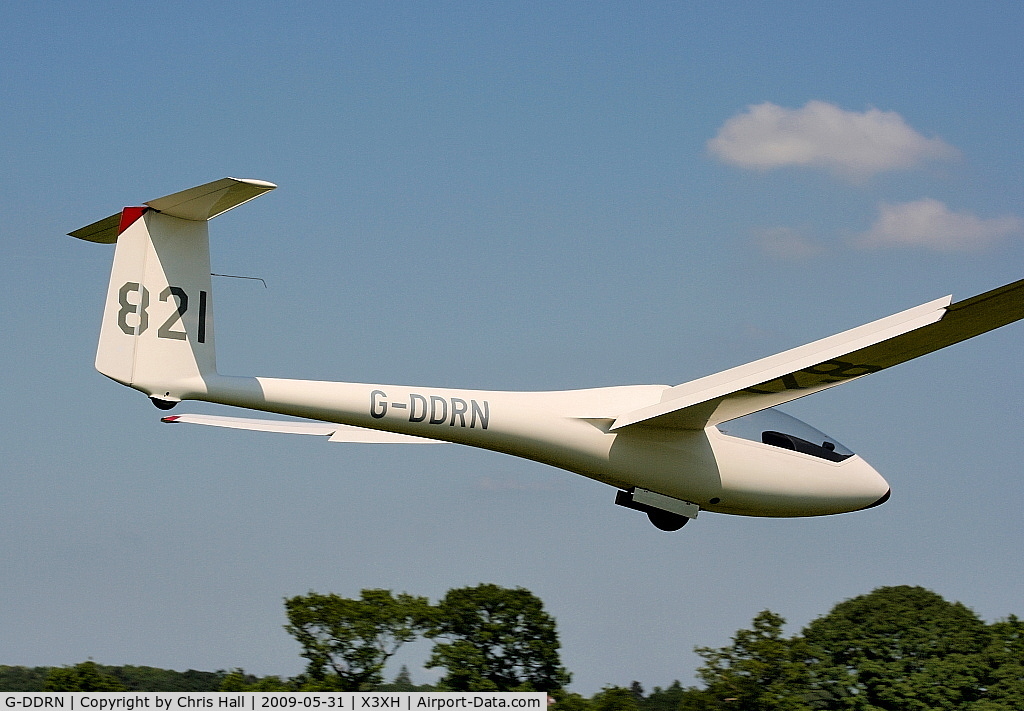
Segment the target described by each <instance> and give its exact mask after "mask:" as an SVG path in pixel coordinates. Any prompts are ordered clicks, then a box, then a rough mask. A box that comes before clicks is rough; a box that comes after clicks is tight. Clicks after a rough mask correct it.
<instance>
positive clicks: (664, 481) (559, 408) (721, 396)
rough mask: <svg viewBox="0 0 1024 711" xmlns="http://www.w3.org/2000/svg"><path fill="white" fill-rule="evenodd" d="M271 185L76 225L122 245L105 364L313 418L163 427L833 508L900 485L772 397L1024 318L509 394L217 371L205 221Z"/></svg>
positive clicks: (926, 314) (651, 493)
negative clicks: (505, 464) (457, 458)
mask: <svg viewBox="0 0 1024 711" xmlns="http://www.w3.org/2000/svg"><path fill="white" fill-rule="evenodd" d="M275 187H276V186H275V185H274V184H273V183H268V182H265V181H262V180H242V179H237V178H224V179H222V180H217V181H214V182H212V183H207V184H205V185H200V186H198V187H195V188H191V189H189V190H184V191H182V192H178V193H174V194H173V195H168V196H166V197H162V198H158V199H156V200H151V201H149V202H147V203H145V204H144V205H142V206H139V207H126V208H124V210H122V211H121V212H120V213H118V214H115V215H111V216H110V217H108V218H106V219H103V220H100V221H99V222H96V223H93V224H91V225H89V226H87V227H83V228H82V229H79V230H76V231H74V232H71V233H70V235H71V236H72V237H78V238H80V239H84V240H89V241H92V242H99V243H103V244H116V246H115V249H114V262H113V267H112V269H111V274H110V284H109V287H108V289H107V296H106V302H105V307H104V312H103V322H102V325H101V328H100V339H99V346H98V348H97V353H96V369H97V370H99V372H100V373H102V374H103V375H106V376H107V377H109V378H111V379H113V380H116V381H117V382H119V383H122V384H124V385H127V386H129V387H132V388H134V389H136V390H140V391H141V392H143V393H145V394H146V395H148V396H149V398H150V399H151V400H152V401H153V403H154V404H155V405H156V406H157V407H159V408H161V409H165V410H166V409H170V408H172V407H174V406H175V405H177V404H178V403H179V402H181V401H182V400H202V401H206V402H213V403H220V404H224V405H229V406H235V407H241V408H247V409H250V410H260V411H265V412H271V413H278V414H282V415H288V416H295V417H300V418H306V420H311V421H305V422H303V421H285V420H269V419H246V418H238V417H223V416H212V415H189V414H183V415H173V416H170V417H165V418H163V421H164V422H176V423H193V424H201V425H210V426H216V427H230V428H237V429H248V430H257V431H263V432H281V433H290V434H306V435H318V436H324V437H328V438H329V441H331V442H374V443H421V444H429V443H437V442H452V443H457V444H463V445H469V446H473V447H480V448H483V449H489V450H494V451H498V452H505V453H507V454H512V455H515V456H518V457H523V458H526V459H531V460H534V461H537V462H543V463H545V464H550V465H552V466H555V467H559V468H561V469H565V470H568V471H570V472H575V473H577V474H581V475H583V476H585V477H589V478H591V479H595V480H597V481H601V482H604V483H606V484H610V485H611V486H614V487H616V488H617V489H618V491H617V493H616V496H615V503H616V504H619V505H621V506H625V507H627V508H630V509H635V510H638V511H642V512H644V513H646V514H647V515H648V517H649V518H650V520H651V522H652V523H653V524H654V525H655V526H657V527H658V528H660V529H662V530H677V529H679V528H681V527H682V526H683V524H685V523H686V522H687V521H689V520H690V519H691V518H696V517H697V514H698V512H699V511H701V510H704V511H712V512H716V513H723V514H736V515H743V516H772V517H788V516H820V515H827V514H837V513H845V512H850V511H857V510H861V509H866V508H870V507H872V506H877V505H879V504H881V503H883V502H885V501H886V500H887V499H888V497H889V493H890V489H889V485H888V484H887V483H886V481H885V479H883V478H882V476H881V475H879V474H878V472H876V471H875V470H874V469H873V468H872V467H871V466H870V465H869V464H868V463H867V462H866V461H864V460H863V459H862V458H861V457H859V456H858V455H856V454H854V453H853V452H851V451H850V450H848V449H846V448H845V447H843V446H842V445H840V444H839V443H838V442H837V441H836V440H835V439H833V438H831V437H828V436H826V435H824V434H823V433H821V432H819V431H817V430H815V429H814V428H812V427H810V426H809V425H807V424H805V423H803V422H801V421H800V420H797V419H796V418H793V417H790V416H788V415H785V414H783V413H781V412H779V411H777V410H774V409H773V408H774V407H776V406H777V405H781V404H783V403H786V402H789V401H790V400H794V399H796V398H799V397H803V396H805V395H809V394H811V393H816V392H819V391H821V390H825V389H827V388H831V387H833V386H835V385H839V384H841V383H846V382H849V381H851V380H856V379H858V378H862V377H864V376H866V375H870V374H871V373H875V372H877V371H879V370H882V369H884V368H888V367H890V366H893V365H896V364H898V363H902V362H904V361H907V360H910V359H912V358H917V357H918V356H922V355H925V354H926V353H930V352H932V351H935V350H938V349H940V348H945V347H946V346H949V345H952V344H954V343H958V342H959V341H962V340H965V339H967V338H972V337H974V336H977V335H979V334H981V333H985V332H986V331H989V330H992V329H994V328H998V327H999V326H1003V325H1006V324H1008V323H1011V322H1013V321H1017V320H1018V319H1020V318H1022V317H1024V280H1022V281H1018V282H1015V283H1012V284H1007V285H1006V286H1002V287H999V288H997V289H994V290H992V291H989V292H986V293H984V294H981V295H979V296H975V297H974V298H971V299H967V300H965V301H960V302H957V303H952V298H951V297H945V298H942V299H937V300H935V301H931V302H928V303H926V304H922V305H921V306H917V307H915V308H912V309H908V310H907V311H903V312H901V313H898V314H895V315H893V316H889V317H886V318H883V319H880V320H878V321H874V322H872V323H869V324H866V325H863V326H860V327H858V328H854V329H852V330H849V331H845V332H843V333H839V334H836V335H834V336H830V337H828V338H825V339H822V340H819V341H815V342H814V343H809V344H807V345H804V346H800V347H799V348H794V349H792V350H788V351H785V352H783V353H778V354H776V355H773V356H770V357H768V358H763V359H761V360H757V361H754V362H752V363H747V364H746V365H741V366H739V367H736V368H731V369H729V370H725V371H722V372H720V373H716V374H714V375H709V376H707V377H704V378H699V379H697V380H693V381H691V382H688V383H683V384H681V385H676V386H674V387H670V386H666V385H636V386H622V387H606V388H594V389H588V390H566V391H551V392H504V391H484V390H453V389H448V388H428V387H410V386H403V385H375V384H361V383H345V382H323V381H311V380H286V379H280V378H264V377H237V376H227V375H221V374H220V373H218V372H217V365H216V358H215V352H214V320H213V298H212V297H213V289H212V285H211V281H212V280H211V274H210V252H209V237H208V229H207V225H208V222H209V220H211V219H213V218H214V217H216V216H218V215H220V214H222V213H224V212H226V211H228V210H230V209H232V208H234V207H237V206H238V205H241V204H243V203H245V202H248V201H249V200H252V199H254V198H256V197H259V196H260V195H262V194H264V193H266V192H268V191H270V190H273V189H274V188H275Z"/></svg>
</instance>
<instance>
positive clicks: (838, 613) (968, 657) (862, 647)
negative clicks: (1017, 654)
mask: <svg viewBox="0 0 1024 711" xmlns="http://www.w3.org/2000/svg"><path fill="white" fill-rule="evenodd" d="M804 638H805V640H806V642H807V644H808V654H809V660H810V662H811V669H812V686H813V688H814V690H815V692H817V698H816V702H815V708H822V709H853V710H860V709H863V710H865V711H868V710H870V711H888V710H891V711H940V710H942V709H965V708H967V707H968V705H969V704H971V703H972V702H975V701H980V700H982V699H983V696H984V693H983V680H984V678H985V676H986V674H987V670H988V667H989V664H988V662H987V661H986V659H985V657H984V655H983V652H984V651H985V650H986V648H988V647H989V641H990V639H991V632H990V631H989V630H988V628H987V627H986V625H985V623H984V622H982V620H980V619H979V618H978V617H977V615H975V614H974V613H973V612H972V611H971V610H969V609H968V608H967V607H965V606H964V605H961V604H960V603H950V602H947V601H946V600H944V599H942V597H941V596H939V595H937V594H935V593H933V592H931V591H929V590H926V589H924V588H921V587H912V586H908V585H902V586H897V587H884V588H878V589H877V590H875V591H874V592H871V593H869V594H867V595H861V596H859V597H855V598H853V599H851V600H846V601H845V602H841V603H839V604H838V605H836V606H835V607H834V608H833V609H832V611H831V612H830V613H829V614H827V615H825V616H823V617H819V618H818V619H816V620H814V621H812V622H811V623H810V624H809V625H808V626H807V627H806V628H805V629H804Z"/></svg>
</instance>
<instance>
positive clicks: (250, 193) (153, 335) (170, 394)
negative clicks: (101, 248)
mask: <svg viewBox="0 0 1024 711" xmlns="http://www.w3.org/2000/svg"><path fill="white" fill-rule="evenodd" d="M275 187H277V186H275V185H274V184H273V183H267V182H264V181H261V180H239V179H237V178H224V179H223V180H217V181H214V182H212V183H207V184H205V185H200V186H198V187H195V188H191V189H189V190H184V191H182V192H180V193H175V194H173V195H168V196H166V197H162V198H158V199H156V200H151V201H149V202H147V203H145V205H146V206H145V207H126V208H125V209H124V210H123V211H122V212H121V213H120V214H119V215H111V216H110V217H108V218H106V219H104V220H100V221H99V222H96V223H93V224H92V225H89V226H88V227H83V228H82V229H80V230H76V231H74V232H72V233H70V234H71V236H72V237H78V238H80V239H85V240H89V241H91V242H101V243H105V244H110V243H115V242H116V244H117V246H116V247H115V249H114V265H113V268H112V269H111V272H110V285H109V287H108V288H107V300H106V305H105V307H104V310H103V323H102V325H101V326H100V342H99V347H98V348H97V351H96V369H97V370H98V371H99V372H101V373H103V374H104V375H106V376H107V377H109V378H112V379H113V380H116V381H117V382H119V383H123V384H125V385H128V386H130V387H132V388H135V389H136V390H141V391H142V392H144V393H146V394H147V395H149V396H150V398H152V400H153V402H154V403H155V404H156V405H157V406H158V407H162V408H165V409H167V408H170V407H173V406H174V404H175V403H177V402H178V401H180V400H183V399H187V398H193V397H201V396H202V395H204V394H206V392H207V386H206V376H213V375H215V374H216V372H217V362H216V358H215V355H214V340H213V308H212V289H211V283H210V282H211V280H210V243H209V236H208V230H207V221H208V220H211V219H213V218H214V217H216V216H217V215H220V214H221V213H224V212H227V211H228V210H230V209H231V208H233V207H237V206H238V205H241V204H242V203H244V202H248V201H249V200H252V199H253V198H256V197H258V196H260V195H262V194H263V193H265V192H267V191H269V190H273V189H274V188H275Z"/></svg>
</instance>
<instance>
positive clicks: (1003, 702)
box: [970, 615, 1024, 711]
mask: <svg viewBox="0 0 1024 711" xmlns="http://www.w3.org/2000/svg"><path fill="white" fill-rule="evenodd" d="M989 632H990V636H989V640H990V641H989V645H988V647H987V648H986V649H985V651H984V653H983V654H984V657H985V662H986V666H987V669H988V671H987V673H986V674H985V678H984V687H985V689H986V692H985V695H984V698H983V699H982V700H981V701H979V702H977V703H976V704H974V705H973V706H971V707H970V711H1010V710H1011V709H1024V620H1019V619H1017V618H1016V617H1014V616H1012V615H1011V616H1010V617H1009V618H1007V619H1005V620H1001V621H999V622H996V623H995V624H993V625H991V626H990V627H989Z"/></svg>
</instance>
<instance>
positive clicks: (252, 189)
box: [68, 178, 277, 244]
mask: <svg viewBox="0 0 1024 711" xmlns="http://www.w3.org/2000/svg"><path fill="white" fill-rule="evenodd" d="M276 187H277V186H276V185H274V184H273V183H268V182H266V181H265V180H252V179H242V178H222V179H221V180H215V181H213V182H212V183H206V184H205V185H198V186H196V187H194V188H189V189H188V190H182V191H181V192H178V193H174V194H172V195H165V196H164V197H162V198H157V199H156V200H150V201H149V202H147V203H144V204H145V205H146V206H147V207H149V208H151V209H153V210H156V211H157V212H162V213H164V214H165V215H170V216H171V217H179V218H181V219H183V220H191V221H193V222H202V221H205V220H212V219H213V218H214V217H216V216H217V215H222V214H224V213H225V212H227V211H228V210H230V209H231V208H233V207H238V206H239V205H241V204H243V203H247V202H249V201H250V200H252V199H254V198H258V197H259V196H260V195H262V194H263V193H265V192H269V191H271V190H273V189H274V188H276ZM133 209H134V208H133ZM140 214H141V213H140ZM125 227H127V225H123V226H122V213H120V212H119V213H117V214H116V215H111V216H110V217H105V218H103V219H102V220H99V221H98V222H94V223H92V224H91V225H87V226H86V227H82V228H81V229H77V230H75V231H74V232H69V233H68V234H69V235H70V236H71V237H77V238H78V239H84V240H86V241H89V242H98V243H100V244H114V243H115V242H117V237H118V235H120V234H121V232H123V231H124V228H125Z"/></svg>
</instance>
